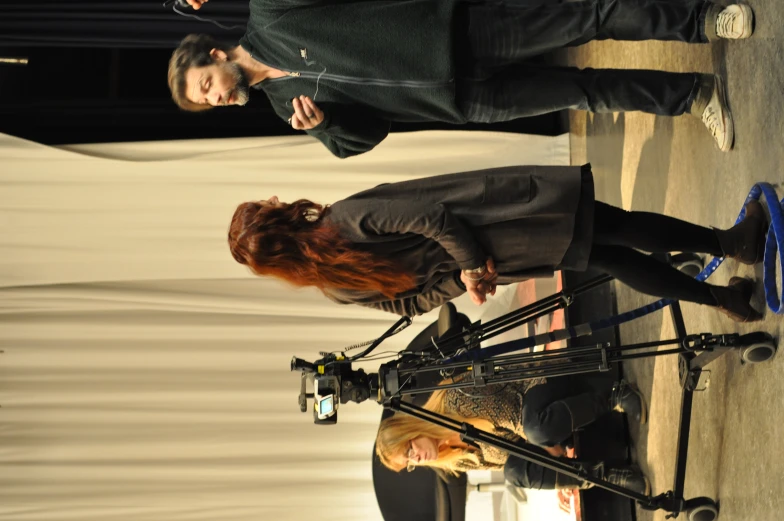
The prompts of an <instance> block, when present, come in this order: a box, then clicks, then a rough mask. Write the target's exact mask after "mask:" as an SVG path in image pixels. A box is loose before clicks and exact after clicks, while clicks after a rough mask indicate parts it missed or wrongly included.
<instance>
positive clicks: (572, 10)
mask: <svg viewBox="0 0 784 521" xmlns="http://www.w3.org/2000/svg"><path fill="white" fill-rule="evenodd" d="M207 1H208V0H187V2H188V3H189V4H191V5H192V6H193V7H195V8H199V7H201V5H202V4H204V3H205V2H207ZM752 23H753V13H752V11H751V9H750V8H749V7H748V6H746V5H740V4H733V5H730V6H728V7H721V6H718V5H717V4H713V3H711V2H708V1H705V0H682V1H677V2H675V1H672V0H574V1H559V0H475V1H468V0H405V1H401V0H366V1H363V2H334V3H333V2H327V1H321V0H250V18H249V20H248V25H247V31H246V33H245V36H243V38H242V39H241V40H240V42H239V45H237V46H234V47H226V46H223V45H221V44H219V43H218V42H216V41H215V40H214V39H212V38H210V37H209V36H206V35H190V36H188V37H186V38H185V39H184V40H183V41H182V43H181V44H180V46H179V47H178V48H177V49H176V50H175V51H174V53H173V55H172V58H171V60H170V62H169V87H170V89H171V92H172V97H173V99H174V101H175V102H176V103H177V104H178V105H179V106H180V107H181V108H183V109H185V110H203V109H206V108H210V107H214V106H222V105H243V104H245V103H246V102H247V101H248V97H249V88H251V87H252V88H254V89H260V90H263V91H264V93H265V94H266V95H267V96H268V98H269V99H270V101H271V103H272V107H273V109H274V110H275V112H276V113H277V114H278V115H279V116H280V117H282V118H283V119H284V120H287V121H288V122H289V124H290V125H291V126H292V127H293V128H295V129H297V130H304V131H306V132H307V133H308V134H310V135H311V136H313V137H315V138H317V139H319V140H320V141H321V142H322V143H323V144H324V145H325V146H326V147H327V148H328V149H329V150H330V151H331V152H332V153H333V154H335V155H336V156H338V157H341V158H343V157H349V156H353V155H357V154H361V153H363V152H367V151H368V150H370V149H372V148H373V147H374V146H376V145H377V144H378V143H380V142H381V141H382V140H383V139H384V138H385V137H386V136H387V134H388V132H389V127H390V122H391V121H401V122H426V121H441V122H447V123H454V124H462V123H466V122H479V123H493V122H500V121H508V120H512V119H516V118H521V117H525V116H533V115H537V114H542V113H546V112H553V111H557V110H561V109H578V110H589V111H592V112H625V111H636V110H638V111H643V112H648V113H652V114H659V115H667V116H677V115H681V114H684V113H690V114H692V115H694V116H697V117H699V118H701V119H702V121H703V123H704V124H705V126H706V127H707V128H708V130H709V131H710V132H711V134H712V135H713V137H714V139H715V140H716V143H717V144H718V146H719V148H720V149H721V150H722V151H727V150H729V149H730V148H731V147H732V142H733V138H734V132H733V124H732V117H731V115H730V112H729V109H728V107H727V104H726V98H725V92H724V87H723V84H722V81H721V79H720V78H719V77H718V76H714V75H712V74H698V73H671V72H664V71H651V70H618V69H597V70H594V69H583V70H580V69H577V68H564V67H542V66H538V65H534V64H531V63H529V62H528V60H529V59H530V58H531V57H533V56H537V55H540V54H542V53H545V52H548V51H551V50H554V49H557V48H561V47H565V46H573V45H580V44H583V43H586V42H588V41H591V40H602V39H615V40H674V41H682V42H688V43H705V42H708V41H709V40H713V39H716V38H725V39H734V40H737V39H743V38H748V37H749V36H750V35H751V33H752Z"/></svg>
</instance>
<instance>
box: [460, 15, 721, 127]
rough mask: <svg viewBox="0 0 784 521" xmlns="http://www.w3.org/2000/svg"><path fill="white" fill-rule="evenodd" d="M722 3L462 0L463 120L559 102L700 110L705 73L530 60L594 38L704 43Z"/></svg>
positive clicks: (560, 105)
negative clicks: (587, 66) (469, 0)
mask: <svg viewBox="0 0 784 521" xmlns="http://www.w3.org/2000/svg"><path fill="white" fill-rule="evenodd" d="M719 11H720V8H719V7H717V6H716V5H715V4H712V3H709V2H705V1H704V0H698V1H697V0H584V1H583V0H580V1H573V2H568V1H567V2H558V1H555V0H508V1H503V2H481V3H466V4H463V5H462V6H461V8H460V12H459V14H458V17H459V24H458V29H457V33H456V40H457V44H456V53H457V56H456V60H457V66H458V80H457V99H458V103H459V104H460V106H461V109H462V110H463V112H464V114H465V115H466V117H467V118H468V120H469V121H473V122H481V123H492V122H497V121H508V120H511V119H516V118H520V117H525V116H533V115H537V114H543V113H546V112H554V111H557V110H562V109H578V110H589V111H591V112H628V111H643V112H648V113H652V114H660V115H668V116H677V115H680V114H683V113H685V112H687V111H692V112H693V113H696V114H698V115H699V114H701V112H702V110H704V107H705V105H706V104H707V102H708V100H709V99H710V93H711V91H712V88H713V79H712V76H711V75H704V74H696V73H671V72H663V71H650V70H618V69H595V70H594V69H584V70H580V69H577V68H572V67H543V66H539V65H536V64H533V63H530V62H528V60H529V59H530V58H533V57H535V56H538V55H541V54H543V53H547V52H549V51H553V50H556V49H559V48H562V47H569V46H574V45H580V44H583V43H586V42H589V41H591V40H604V39H615V40H672V41H681V42H688V43H705V42H707V41H708V40H709V39H712V38H714V37H715V32H714V29H715V19H716V16H717V15H718V12H719ZM706 21H707V23H706ZM706 28H708V31H707V33H706ZM463 34H465V36H463ZM693 105H694V106H693Z"/></svg>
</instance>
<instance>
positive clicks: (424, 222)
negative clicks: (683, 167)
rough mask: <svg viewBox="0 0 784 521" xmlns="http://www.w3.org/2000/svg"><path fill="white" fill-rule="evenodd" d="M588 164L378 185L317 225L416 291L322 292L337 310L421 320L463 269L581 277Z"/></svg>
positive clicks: (587, 231) (459, 289) (502, 276)
mask: <svg viewBox="0 0 784 521" xmlns="http://www.w3.org/2000/svg"><path fill="white" fill-rule="evenodd" d="M593 206H594V191H593V177H592V175H591V170H590V166H589V165H586V166H584V167H579V166H576V167H571V166H514V167H504V168H493V169H489V170H480V171H474V172H463V173H458V174H447V175H440V176H435V177H428V178H424V179H415V180H412V181H405V182H402V183H392V184H384V185H380V186H377V187H375V188H371V189H370V190H366V191H364V192H360V193H358V194H355V195H352V196H351V197H349V198H347V199H344V200H342V201H338V202H337V203H335V204H333V205H332V206H330V208H329V210H328V213H327V215H326V217H325V222H327V223H332V224H334V225H337V226H338V228H339V229H340V232H341V235H343V236H344V237H346V238H347V239H349V240H350V241H352V242H354V243H355V244H356V245H357V246H358V247H359V248H361V249H364V250H368V251H371V252H373V253H375V254H377V255H381V256H383V257H386V258H393V259H395V260H396V261H398V262H399V263H400V265H401V266H402V267H404V268H405V269H407V270H408V271H409V272H411V273H412V274H413V275H414V280H415V281H416V283H417V287H416V288H414V289H412V290H410V291H408V292H406V293H403V294H400V295H399V298H397V299H395V300H389V299H388V298H387V297H384V296H383V295H381V294H380V293H377V292H374V291H357V290H342V289H341V290H339V289H328V290H326V291H325V293H326V295H327V296H328V297H329V298H331V299H332V300H334V301H336V302H339V303H342V304H361V305H365V306H370V307H373V308H377V309H383V310H385V311H390V312H392V313H397V314H399V315H406V316H412V315H419V314H422V313H426V312H427V311H430V310H431V309H434V308H436V307H438V306H441V305H442V304H444V303H445V302H447V301H448V300H451V299H453V298H455V297H457V296H459V295H461V294H462V293H464V292H465V288H464V287H463V285H462V284H461V283H460V281H459V275H460V270H461V269H472V268H477V267H479V266H483V265H484V264H485V261H486V259H487V258H488V257H490V258H492V259H493V260H494V261H495V266H496V270H497V271H498V275H499V276H498V283H499V284H510V283H513V282H519V281H522V280H526V279H529V278H532V277H548V276H552V274H553V271H554V270H556V269H561V268H566V269H574V270H585V268H586V265H587V262H588V256H589V254H590V251H591V240H592V237H593Z"/></svg>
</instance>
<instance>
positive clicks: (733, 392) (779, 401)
mask: <svg viewBox="0 0 784 521" xmlns="http://www.w3.org/2000/svg"><path fill="white" fill-rule="evenodd" d="M751 5H752V7H753V8H754V10H755V12H756V15H757V26H756V32H755V34H754V36H752V38H751V39H749V40H746V41H741V42H726V41H723V42H718V43H713V44H711V45H686V44H680V43H659V42H651V43H647V42H646V43H625V42H594V43H591V44H589V45H586V46H583V47H580V48H576V49H572V50H570V52H569V58H568V60H569V62H570V63H571V64H574V65H577V66H579V67H594V68H650V69H666V70H673V71H701V72H714V73H717V74H720V75H722V76H723V77H724V78H725V80H726V84H727V88H728V95H729V103H730V106H731V108H732V113H733V116H734V119H735V126H736V140H735V148H734V149H733V150H732V151H731V152H729V153H726V154H724V153H721V152H719V151H718V149H716V147H715V146H714V144H713V140H712V138H711V136H710V135H709V133H708V132H707V130H706V129H705V128H704V127H703V125H702V123H701V121H700V120H698V119H697V118H694V117H691V116H682V117H678V118H665V117H654V116H651V115H645V114H640V113H626V114H586V113H582V112H573V113H571V114H570V125H571V126H570V128H571V132H572V163H573V164H582V163H584V162H590V163H592V165H593V169H594V174H595V178H596V185H597V198H598V199H600V200H603V201H606V202H609V203H612V204H616V205H621V206H623V207H624V208H626V209H635V210H647V211H655V212H663V213H666V214H669V215H673V216H676V217H679V218H682V219H686V220H689V221H692V222H695V223H698V224H703V225H712V226H716V227H727V226H730V225H731V224H732V223H733V222H734V220H735V218H736V217H737V214H738V211H739V210H740V207H741V205H742V202H743V200H744V198H745V196H746V194H747V193H748V191H749V189H750V188H751V186H752V185H753V184H754V183H755V182H758V181H768V182H770V183H773V184H776V185H778V186H777V188H778V191H779V197H782V196H784V186H782V184H783V183H784V47H783V45H784V6H782V4H780V3H779V2H776V1H774V0H758V1H755V2H752V3H751ZM736 274H741V275H744V276H756V277H757V278H761V274H762V272H761V268H759V267H757V268H756V269H755V268H752V267H748V266H743V265H739V264H738V263H737V262H734V261H727V262H725V263H724V264H723V265H722V266H721V267H720V268H719V270H718V271H717V272H716V273H715V274H714V275H713V277H712V278H711V282H715V283H725V282H726V281H727V280H728V279H729V278H730V277H731V276H733V275H736ZM778 280H779V285H781V274H780V273H779V274H778ZM617 293H618V307H619V310H620V311H625V310H628V309H632V308H635V307H637V306H639V305H642V304H644V303H647V302H650V301H651V300H652V299H651V298H649V297H646V296H644V295H640V294H637V293H635V292H633V291H631V290H630V289H628V288H626V287H625V286H623V285H620V284H617ZM755 298H756V299H757V300H756V303H757V307H758V308H760V309H761V308H762V306H763V302H764V301H763V300H762V299H763V297H762V289H761V288H760V289H759V291H758V295H756V297H755ZM682 306H683V312H684V317H685V321H686V326H687V329H688V330H689V332H692V333H694V332H703V331H710V332H713V333H720V332H734V331H738V332H750V331H758V330H761V331H767V332H769V333H771V334H772V335H774V336H776V337H777V338H781V337H782V336H783V335H782V333H784V317H782V316H781V315H778V316H777V315H774V314H773V313H772V312H770V311H769V310H768V312H767V314H766V315H765V320H764V322H760V323H756V324H750V325H749V324H735V323H733V322H731V321H730V320H729V319H727V318H726V317H724V316H723V315H720V314H719V313H717V312H716V311H714V310H712V309H710V308H706V307H701V306H697V305H694V304H688V303H686V304H683V305H682ZM673 335H674V332H673V328H672V325H671V321H670V316H669V313H662V312H659V313H655V314H653V315H651V316H648V317H645V318H642V319H639V320H636V321H634V322H632V323H630V324H627V325H625V326H623V327H622V328H621V338H622V340H623V342H625V343H632V342H638V341H646V340H654V339H658V338H671V337H672V336H673ZM782 350H784V346H782ZM709 369H710V370H711V375H710V377H711V383H710V386H709V387H708V389H707V390H706V391H704V392H701V393H697V394H696V395H695V399H694V411H693V415H692V418H693V423H692V432H691V437H690V444H689V462H688V468H687V475H686V497H694V496H710V497H713V498H715V499H717V500H718V501H719V504H720V509H721V514H720V516H719V519H720V520H721V521H745V520H749V521H775V520H781V519H784V356H781V355H780V356H778V357H777V358H775V359H774V360H773V361H771V362H768V363H765V364H759V365H744V366H741V364H740V360H739V358H738V357H737V356H733V354H730V355H727V356H724V357H723V358H722V359H720V360H718V361H716V362H714V363H713V364H711V366H709ZM624 370H625V372H626V375H627V377H628V378H629V379H630V380H632V381H635V382H636V383H637V385H638V386H639V387H640V389H641V390H642V391H643V393H644V394H645V396H646V399H647V400H648V406H649V410H650V420H649V423H648V424H647V425H644V426H642V427H635V426H632V436H633V439H634V443H635V457H636V459H637V461H638V462H639V464H640V466H641V467H642V468H643V470H644V471H645V472H646V473H647V475H648V476H649V478H650V479H651V482H652V485H653V490H654V493H657V494H658V493H661V492H664V491H666V490H670V489H671V488H672V479H673V475H674V467H675V444H676V439H677V429H678V415H679V412H680V387H679V384H678V373H677V360H676V358H675V357H673V356H668V357H660V358H657V359H647V360H640V361H635V362H631V363H628V364H627V365H626V367H625V369H624ZM637 514H638V520H639V521H649V520H656V521H659V520H663V519H664V513H662V512H655V513H652V512H647V511H643V510H640V509H638V512H637ZM684 518H685V516H682V517H680V518H679V519H684Z"/></svg>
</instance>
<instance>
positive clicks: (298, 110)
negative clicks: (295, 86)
mask: <svg viewBox="0 0 784 521" xmlns="http://www.w3.org/2000/svg"><path fill="white" fill-rule="evenodd" d="M291 104H292V105H293V106H294V114H293V115H292V116H291V117H290V118H289V124H290V125H291V128H293V129H296V130H310V129H312V128H314V127H316V126H318V125H319V124H320V123H321V122H322V121H324V112H322V110H321V109H319V108H318V107H317V106H316V104H315V103H314V102H313V100H312V99H310V98H309V97H307V96H300V97H299V98H294V99H293V100H291Z"/></svg>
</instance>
